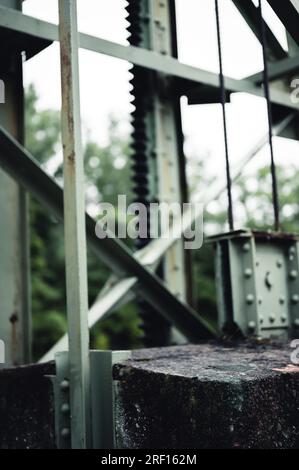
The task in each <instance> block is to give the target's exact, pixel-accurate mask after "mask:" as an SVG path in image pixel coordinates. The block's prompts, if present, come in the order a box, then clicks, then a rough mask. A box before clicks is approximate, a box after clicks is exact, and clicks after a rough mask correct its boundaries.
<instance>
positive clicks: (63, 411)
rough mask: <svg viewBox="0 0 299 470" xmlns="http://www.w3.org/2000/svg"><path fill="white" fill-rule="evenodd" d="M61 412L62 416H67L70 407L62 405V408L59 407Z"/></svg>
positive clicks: (65, 404) (66, 404)
mask: <svg viewBox="0 0 299 470" xmlns="http://www.w3.org/2000/svg"><path fill="white" fill-rule="evenodd" d="M61 412H62V413H63V414H68V413H69V412H70V405H69V404H68V403H64V404H63V405H62V406H61Z"/></svg>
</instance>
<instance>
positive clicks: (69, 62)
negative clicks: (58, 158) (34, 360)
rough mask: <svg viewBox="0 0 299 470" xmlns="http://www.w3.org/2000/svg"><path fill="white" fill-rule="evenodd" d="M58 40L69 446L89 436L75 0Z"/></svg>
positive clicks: (84, 443) (63, 9)
mask: <svg viewBox="0 0 299 470" xmlns="http://www.w3.org/2000/svg"><path fill="white" fill-rule="evenodd" d="M59 39H60V59H61V60H60V64H61V96H62V106H61V127H62V144H63V176H64V191H63V196H64V238H65V244H64V245H65V268H66V294H67V295H66V297H67V318H68V332H69V371H70V404H71V416H72V418H71V440H72V448H73V449H86V448H89V447H90V439H91V424H90V418H91V416H90V367H89V328H88V318H87V317H88V287H87V255H86V251H87V247H86V231H85V225H86V224H85V197H84V196H85V187H84V162H83V150H82V142H81V113H80V88H79V59H78V54H79V47H78V29H77V1H76V0H59Z"/></svg>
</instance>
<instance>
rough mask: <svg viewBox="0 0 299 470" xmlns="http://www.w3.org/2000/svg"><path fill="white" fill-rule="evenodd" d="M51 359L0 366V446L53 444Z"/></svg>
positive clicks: (44, 445) (39, 446) (42, 445)
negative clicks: (41, 363) (8, 366)
mask: <svg viewBox="0 0 299 470" xmlns="http://www.w3.org/2000/svg"><path fill="white" fill-rule="evenodd" d="M54 374H55V365H54V363H49V364H45V365H36V366H26V367H17V368H15V369H7V370H0V449H52V448H55V423H54V397H53V387H52V384H51V381H50V378H49V377H48V376H49V375H54Z"/></svg>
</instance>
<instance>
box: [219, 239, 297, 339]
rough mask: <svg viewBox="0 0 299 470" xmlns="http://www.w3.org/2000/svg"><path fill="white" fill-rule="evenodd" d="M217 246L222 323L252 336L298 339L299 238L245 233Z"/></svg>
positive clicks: (220, 241) (221, 324) (222, 241)
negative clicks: (296, 334) (292, 337)
mask: <svg viewBox="0 0 299 470" xmlns="http://www.w3.org/2000/svg"><path fill="white" fill-rule="evenodd" d="M212 240H213V241H214V242H215V243H216V276H217V281H218V283H217V284H218V286H217V287H218V304H219V322H220V326H221V328H222V329H224V330H226V331H227V330H228V331H229V330H232V328H233V326H234V327H235V326H236V325H237V327H238V328H239V330H241V332H242V333H243V334H244V335H246V336H256V337H261V338H269V337H273V336H274V337H285V338H287V337H288V336H293V335H294V333H295V331H298V328H299V309H298V306H299V273H298V270H299V255H298V247H299V242H298V238H297V237H296V236H294V235H291V234H275V233H268V232H251V231H239V232H233V233H229V234H224V235H221V236H218V237H213V238H212Z"/></svg>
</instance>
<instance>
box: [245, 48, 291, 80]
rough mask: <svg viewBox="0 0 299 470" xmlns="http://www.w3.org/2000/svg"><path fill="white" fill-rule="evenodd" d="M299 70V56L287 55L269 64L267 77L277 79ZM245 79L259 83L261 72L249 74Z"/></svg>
mask: <svg viewBox="0 0 299 470" xmlns="http://www.w3.org/2000/svg"><path fill="white" fill-rule="evenodd" d="M298 70H299V56H298V55H296V56H294V57H288V58H286V59H283V60H279V61H277V62H273V63H271V64H269V79H270V80H278V79H282V78H284V77H286V76H288V75H290V76H291V75H292V74H295V73H296V72H298ZM246 80H251V81H253V82H254V83H256V84H261V83H262V81H263V72H258V73H255V74H254V75H250V77H247V78H246Z"/></svg>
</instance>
